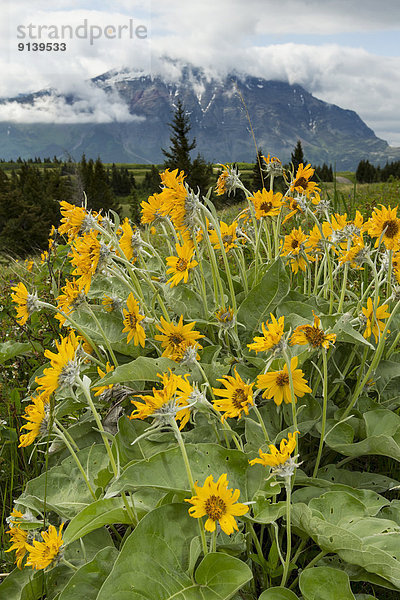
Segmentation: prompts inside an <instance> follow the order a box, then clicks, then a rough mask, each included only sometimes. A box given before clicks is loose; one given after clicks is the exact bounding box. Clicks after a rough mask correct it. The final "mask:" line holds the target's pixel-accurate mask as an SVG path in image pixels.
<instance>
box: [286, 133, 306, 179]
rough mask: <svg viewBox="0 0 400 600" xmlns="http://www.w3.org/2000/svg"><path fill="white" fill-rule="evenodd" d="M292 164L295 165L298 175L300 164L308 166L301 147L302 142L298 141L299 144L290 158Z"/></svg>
mask: <svg viewBox="0 0 400 600" xmlns="http://www.w3.org/2000/svg"><path fill="white" fill-rule="evenodd" d="M290 162H291V163H292V164H293V167H294V172H295V173H296V171H297V169H298V168H299V164H300V163H303V165H304V166H305V164H306V159H305V158H304V152H303V147H302V145H301V141H300V140H297V144H296V146H295V147H294V150H293V152H292V154H291V156H290Z"/></svg>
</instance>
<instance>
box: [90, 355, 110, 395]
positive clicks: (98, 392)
mask: <svg viewBox="0 0 400 600" xmlns="http://www.w3.org/2000/svg"><path fill="white" fill-rule="evenodd" d="M114 369H115V367H114V365H110V363H109V362H108V361H107V364H106V370H105V371H103V370H102V369H100V367H97V372H98V374H99V376H100V377H101V378H102V379H103V377H105V376H106V375H107V373H111V372H112V371H114ZM112 387H113V384H111V385H99V386H96V387H94V388H93V391H94V392H96V393H95V396H101V394H102V393H103V392H106V391H107V390H111V388H112Z"/></svg>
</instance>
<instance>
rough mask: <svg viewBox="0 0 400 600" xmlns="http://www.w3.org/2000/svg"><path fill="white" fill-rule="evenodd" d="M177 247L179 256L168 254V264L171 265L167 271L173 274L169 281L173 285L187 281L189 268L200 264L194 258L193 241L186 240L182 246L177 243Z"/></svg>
mask: <svg viewBox="0 0 400 600" xmlns="http://www.w3.org/2000/svg"><path fill="white" fill-rule="evenodd" d="M175 248H176V253H177V255H178V256H168V257H167V259H166V261H167V265H168V266H169V269H167V273H169V274H173V275H172V277H171V278H170V279H168V281H167V283H169V284H170V286H171V287H174V286H175V285H178V283H179V282H180V281H182V280H183V283H187V280H188V277H189V269H193V268H194V267H195V266H196V265H198V264H199V263H198V262H197V260H192V257H193V252H194V247H193V244H192V242H185V243H184V244H183V245H182V246H181V245H180V244H176V245H175Z"/></svg>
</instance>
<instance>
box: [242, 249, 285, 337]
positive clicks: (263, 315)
mask: <svg viewBox="0 0 400 600" xmlns="http://www.w3.org/2000/svg"><path fill="white" fill-rule="evenodd" d="M289 287H290V282H289V277H288V275H287V273H286V270H285V267H284V264H283V262H282V260H281V259H278V260H276V261H275V262H274V263H273V264H272V265H271V266H270V267H269V268H268V270H267V271H266V272H265V275H264V276H263V278H262V279H261V281H260V283H259V284H257V285H256V286H255V287H254V288H253V289H252V290H251V291H250V292H249V293H248V294H247V296H246V298H245V300H244V301H243V302H242V303H241V305H240V306H239V309H238V314H237V320H238V322H239V323H242V324H243V325H244V326H245V327H246V331H247V335H246V339H247V338H249V339H250V338H252V337H253V333H254V331H255V330H256V329H257V328H258V327H259V325H260V324H261V323H262V322H263V321H265V320H267V319H268V317H269V313H270V312H273V311H274V309H275V307H276V306H277V305H278V304H279V302H281V300H282V299H283V298H284V297H285V296H286V294H287V293H288V291H289Z"/></svg>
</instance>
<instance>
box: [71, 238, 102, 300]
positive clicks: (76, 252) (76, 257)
mask: <svg viewBox="0 0 400 600" xmlns="http://www.w3.org/2000/svg"><path fill="white" fill-rule="evenodd" d="M98 233H99V232H98V231H94V230H91V231H88V232H87V233H84V234H83V235H82V236H80V237H77V238H75V240H74V245H73V246H72V249H71V256H72V258H71V264H72V265H73V266H74V267H75V269H74V271H72V275H76V276H77V277H78V281H77V283H78V285H79V286H80V288H81V289H84V290H85V293H86V294H87V293H88V292H89V289H90V284H91V282H92V277H93V275H94V274H95V273H96V270H97V266H98V264H99V260H100V250H101V244H100V241H99V240H98V238H97V236H98Z"/></svg>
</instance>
